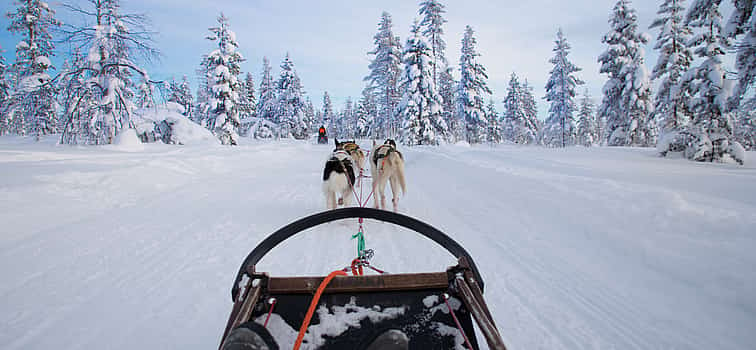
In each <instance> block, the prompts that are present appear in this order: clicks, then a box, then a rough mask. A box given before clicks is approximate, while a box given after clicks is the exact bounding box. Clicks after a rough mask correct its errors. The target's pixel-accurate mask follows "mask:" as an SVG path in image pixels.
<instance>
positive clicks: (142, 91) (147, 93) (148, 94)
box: [136, 76, 155, 108]
mask: <svg viewBox="0 0 756 350" xmlns="http://www.w3.org/2000/svg"><path fill="white" fill-rule="evenodd" d="M154 95H155V87H154V85H152V83H150V81H149V77H148V76H143V77H142V81H141V82H140V83H139V86H138V89H137V96H136V106H137V107H139V108H152V107H155V96H154Z"/></svg>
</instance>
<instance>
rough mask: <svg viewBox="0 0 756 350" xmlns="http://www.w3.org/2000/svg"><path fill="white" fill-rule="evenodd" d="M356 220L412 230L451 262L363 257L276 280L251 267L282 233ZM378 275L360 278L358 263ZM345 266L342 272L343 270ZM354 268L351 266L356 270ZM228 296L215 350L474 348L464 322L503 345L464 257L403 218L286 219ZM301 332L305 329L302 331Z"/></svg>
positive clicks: (351, 211)
mask: <svg viewBox="0 0 756 350" xmlns="http://www.w3.org/2000/svg"><path fill="white" fill-rule="evenodd" d="M349 218H365V219H374V220H378V221H384V222H389V223H393V224H395V225H399V226H402V227H405V228H408V229H410V230H413V231H415V232H417V233H419V234H421V235H423V236H425V237H427V238H429V239H431V240H433V241H434V242H436V243H438V244H439V245H441V246H442V247H444V248H445V249H446V250H447V251H448V252H449V253H451V254H452V255H453V256H454V257H456V258H457V260H458V264H457V265H455V266H452V267H449V268H448V269H446V271H443V272H434V273H409V274H385V273H382V272H383V271H380V270H379V269H377V268H373V267H372V266H371V265H370V264H369V262H368V260H367V257H364V256H363V257H358V258H357V259H355V260H354V261H353V262H352V264H351V272H352V274H353V275H352V276H347V273H346V272H345V271H343V270H337V271H334V272H332V273H331V274H329V275H328V276H327V277H276V276H271V275H269V274H267V273H264V272H258V271H256V269H255V265H256V264H257V263H258V262H259V261H260V259H262V258H263V257H264V256H265V255H266V254H267V253H268V252H269V251H270V250H271V249H273V248H274V247H275V246H277V245H278V244H280V243H281V242H283V241H285V240H286V239H289V238H291V237H292V236H294V235H296V234H298V233H300V232H302V231H304V230H306V229H308V228H311V227H314V226H317V225H320V224H324V223H327V222H331V221H336V220H342V219H349ZM365 267H367V268H371V269H373V270H374V271H376V272H378V273H379V274H376V275H362V273H360V272H361V271H362V270H363V268H365ZM345 270H346V271H347V272H350V271H349V270H350V269H349V268H347V269H345ZM358 271H359V272H358ZM231 297H232V301H233V302H234V305H233V309H232V311H231V315H230V316H229V319H228V322H227V325H226V330H225V332H224V333H223V337H222V339H221V345H220V349H221V350H241V349H245V350H251V349H270V350H273V349H292V348H293V349H299V348H300V346H301V349H350V350H351V349H365V350H389V349H391V350H394V349H396V350H399V349H458V348H464V349H478V348H479V346H478V339H476V337H475V331H474V329H473V320H474V321H475V322H476V324H477V326H478V328H479V330H480V333H481V334H482V335H483V337H484V338H485V341H486V343H487V344H488V347H489V348H490V349H497V350H498V349H505V346H504V343H503V341H502V339H501V336H500V334H499V332H498V330H497V328H496V325H495V324H494V321H493V317H492V316H491V313H490V312H489V310H488V307H487V305H486V303H485V300H484V299H483V280H482V278H481V277H480V273H479V271H478V269H477V267H476V265H475V263H474V261H473V259H472V257H471V256H470V255H469V254H468V253H467V251H465V249H464V248H463V247H462V246H460V245H459V244H458V243H457V242H455V241H454V240H452V239H451V238H449V236H447V235H445V234H444V233H442V232H441V231H439V230H437V229H435V228H433V227H432V226H430V225H428V224H425V223H423V222H421V221H418V220H415V219H413V218H410V217H408V216H405V215H401V214H397V213H392V212H388V211H382V210H377V209H370V208H356V207H353V208H344V209H338V210H331V211H327V212H323V213H319V214H315V215H312V216H309V217H306V218H303V219H300V220H298V221H296V222H293V223H291V224H289V225H287V226H285V227H283V228H281V229H280V230H278V231H276V232H275V233H273V234H272V235H270V236H268V237H267V238H266V239H265V240H263V241H262V242H261V243H260V244H259V245H258V246H257V247H255V249H253V250H252V252H251V253H250V254H249V255H248V256H247V258H246V259H245V260H244V263H243V264H242V266H241V268H240V269H239V272H238V273H237V275H236V278H235V280H234V284H233V287H232V289H231ZM305 331H306V332H305Z"/></svg>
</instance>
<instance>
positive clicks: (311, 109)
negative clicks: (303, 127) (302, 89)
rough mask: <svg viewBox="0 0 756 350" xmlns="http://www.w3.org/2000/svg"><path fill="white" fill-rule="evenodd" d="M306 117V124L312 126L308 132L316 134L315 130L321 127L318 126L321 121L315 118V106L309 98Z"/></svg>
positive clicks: (306, 102)
mask: <svg viewBox="0 0 756 350" xmlns="http://www.w3.org/2000/svg"><path fill="white" fill-rule="evenodd" d="M304 116H305V124H307V125H309V126H310V129H309V130H308V131H307V132H308V133H314V132H315V130H316V129H317V128H319V127H320V124H318V123H319V121H318V119H317V118H316V116H315V106H313V105H312V100H310V97H307V99H306V101H305V110H304Z"/></svg>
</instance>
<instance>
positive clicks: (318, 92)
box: [0, 0, 729, 118]
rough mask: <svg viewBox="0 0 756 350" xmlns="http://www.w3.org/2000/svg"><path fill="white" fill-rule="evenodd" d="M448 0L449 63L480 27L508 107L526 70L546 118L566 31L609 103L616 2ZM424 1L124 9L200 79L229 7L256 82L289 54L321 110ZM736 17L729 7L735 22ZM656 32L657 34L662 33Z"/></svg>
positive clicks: (594, 90)
mask: <svg viewBox="0 0 756 350" xmlns="http://www.w3.org/2000/svg"><path fill="white" fill-rule="evenodd" d="M442 2H443V3H444V4H445V5H446V10H447V13H446V19H447V20H448V23H447V24H446V25H445V27H444V30H445V40H446V42H447V46H448V47H447V51H446V56H447V59H448V60H449V62H450V63H451V64H452V65H453V66H454V67H455V68H456V67H457V63H458V60H459V49H460V41H461V39H462V33H463V31H464V27H465V25H471V26H472V27H473V29H474V30H475V31H476V38H477V40H478V50H479V52H480V53H481V55H482V56H481V57H480V62H481V63H482V64H483V65H484V66H485V67H486V69H487V71H488V75H489V85H490V87H491V89H492V90H493V93H494V94H493V98H494V100H495V102H496V107H497V109H498V110H499V111H501V110H502V109H503V107H502V103H501V100H502V99H503V97H504V95H505V94H506V87H507V83H508V80H509V77H510V75H511V73H512V72H516V73H517V74H518V75H519V76H520V78H521V79H523V78H527V79H528V80H529V81H530V82H531V84H532V85H534V86H535V93H536V97H537V98H538V99H539V112H540V115H541V117H542V118H543V117H545V115H546V113H547V108H548V107H547V105H546V103H545V101H543V100H541V97H542V96H543V95H544V88H543V87H544V85H545V83H546V79H547V78H548V73H549V71H550V70H551V64H550V63H549V62H548V60H549V58H550V57H551V56H552V52H551V50H552V48H553V47H554V38H555V37H556V32H557V29H558V28H560V27H561V28H562V29H563V31H564V33H565V35H566V37H567V40H568V41H569V42H570V43H571V45H572V53H571V55H570V57H571V59H572V61H573V62H574V63H575V64H576V65H577V66H578V67H580V68H582V69H583V71H582V72H580V73H578V76H579V77H580V78H581V79H583V80H584V81H585V82H586V86H585V87H587V88H588V90H589V91H590V93H591V94H592V95H593V97H594V99H595V100H596V101H597V102H598V101H599V100H600V93H601V86H602V85H603V84H604V82H605V80H606V77H605V76H603V75H600V74H599V73H598V69H599V67H598V64H597V63H596V59H597V57H598V55H599V54H600V53H601V52H602V51H603V50H604V49H605V46H604V45H603V44H602V43H601V37H602V36H603V35H604V34H605V33H606V32H607V31H608V29H609V25H608V23H607V21H608V19H609V16H610V14H611V10H612V7H613V6H614V3H615V1H613V0H612V1H609V0H573V1H556V0H528V1H501V0H499V1H484V0H453V1H452V0H449V1H442ZM660 2H661V1H657V0H636V1H634V2H633V6H634V7H635V8H636V10H637V12H638V17H639V23H640V28H641V30H644V31H647V32H648V30H647V29H646V28H648V25H649V24H650V23H651V21H652V20H653V19H654V18H655V16H656V15H655V13H656V11H657V8H658V6H659V3H660ZM419 3H420V1H407V0H383V1H372V2H367V1H359V0H351V1H350V0H323V1H311V0H293V1H260V0H246V1H241V0H214V1H205V0H202V1H199V0H192V1H186V0H182V1H179V0H154V1H150V0H128V1H123V2H122V7H123V8H124V10H125V11H130V12H142V13H146V14H148V15H149V17H150V18H151V19H152V21H153V25H154V29H155V31H157V32H158V33H159V34H158V35H157V36H156V37H155V39H156V41H157V46H158V48H159V49H160V50H161V51H162V54H163V55H162V58H161V60H160V61H159V62H156V63H154V64H151V65H148V66H147V67H148V70H149V72H150V75H151V77H152V78H153V79H156V80H157V79H170V78H171V77H173V76H175V77H177V78H180V77H181V76H182V75H183V74H186V75H188V76H189V77H190V78H192V79H193V78H194V75H195V73H194V72H195V69H196V68H197V66H198V65H199V62H200V56H201V55H202V54H205V53H208V52H210V51H211V50H212V46H211V42H210V41H208V40H205V39H204V37H205V36H206V35H207V33H208V31H207V28H208V27H210V26H213V25H214V24H215V23H216V22H215V20H216V17H217V16H218V14H219V13H220V12H221V11H222V12H224V14H225V15H226V16H227V17H229V18H230V25H231V29H232V30H234V31H235V32H236V34H237V40H238V42H239V46H240V47H239V50H240V52H241V53H242V54H243V55H244V56H245V58H246V59H247V61H246V62H244V63H243V64H242V69H243V71H244V72H252V74H253V76H254V78H255V82H256V84H259V78H260V71H261V67H262V58H263V56H267V57H268V59H270V61H271V65H273V71H274V75H275V76H277V74H278V70H279V69H278V65H279V64H280V62H281V60H282V59H283V57H284V55H285V54H286V53H287V52H289V53H290V54H291V58H292V60H293V61H294V64H295V68H296V70H297V72H298V73H299V76H300V78H301V79H302V83H303V85H304V88H305V90H306V92H307V94H308V96H309V97H310V98H311V99H312V101H313V103H314V104H315V106H316V107H319V106H320V105H321V102H322V98H323V92H324V91H328V92H329V94H330V95H331V97H332V99H333V100H334V101H335V104H336V106H337V107H338V108H341V107H342V104H343V102H344V100H345V99H346V97H347V96H352V98H353V99H358V98H359V97H360V93H361V91H362V88H363V87H364V82H363V81H362V78H363V77H364V76H365V75H367V73H368V68H367V67H368V64H369V59H370V58H369V56H368V55H367V52H368V51H370V50H372V49H373V35H374V34H375V32H376V30H377V24H378V21H379V19H380V15H381V13H382V12H383V11H388V12H389V13H390V14H391V15H392V16H393V19H394V25H395V32H396V34H398V35H399V36H400V37H401V38H402V41H404V40H405V39H406V37H407V35H408V33H409V28H410V25H411V24H412V21H413V19H414V18H416V17H417V16H418V14H417V11H418V4H419ZM50 4H51V5H52V6H53V7H54V8H56V9H58V18H59V19H61V20H63V21H65V22H68V23H72V24H73V23H79V22H80V19H79V18H77V17H72V16H71V15H70V14H68V13H67V12H66V10H64V9H61V8H60V6H59V2H57V1H52V2H51V3H50ZM11 5H12V4H11V1H4V2H3V5H1V6H2V7H1V8H0V10H2V12H3V13H5V12H8V11H10V10H12V8H13V7H12V6H11ZM728 15H729V13H727V12H725V18H726V17H727V16H728ZM0 26H2V28H3V29H5V28H7V26H8V19H7V18H5V17H3V18H2V19H0ZM649 34H651V36H652V38H653V39H654V40H655V38H656V34H657V33H656V32H649ZM18 39H19V38H18V37H13V36H11V35H10V34H9V33H8V32H7V31H5V30H2V31H0V44H1V45H2V47H3V49H4V50H6V52H5V53H4V55H5V56H6V59H7V61H8V62H12V60H13V55H14V53H13V48H14V47H15V44H16V42H17V41H18ZM652 41H653V40H652ZM652 45H653V42H652V43H649V45H647V47H646V52H647V54H648V55H647V61H646V66H647V67H648V68H649V70H650V69H652V67H653V65H654V64H655V61H656V53H655V52H654V50H652ZM64 46H65V45H59V48H60V49H61V50H65V47H64ZM59 56H61V55H59ZM582 89H583V88H581V90H582Z"/></svg>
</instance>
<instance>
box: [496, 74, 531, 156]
mask: <svg viewBox="0 0 756 350" xmlns="http://www.w3.org/2000/svg"><path fill="white" fill-rule="evenodd" d="M537 114H538V111H537V110H536V102H535V97H534V96H533V93H532V87H530V85H528V84H527V81H526V82H525V83H524V84H520V81H519V78H518V77H517V74H515V73H512V76H511V78H510V79H509V87H508V88H507V96H506V97H505V98H504V112H503V113H502V124H503V125H502V132H503V136H504V140H507V141H511V142H515V143H519V144H534V143H536V142H537V141H538V119H537V117H538V116H537Z"/></svg>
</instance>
